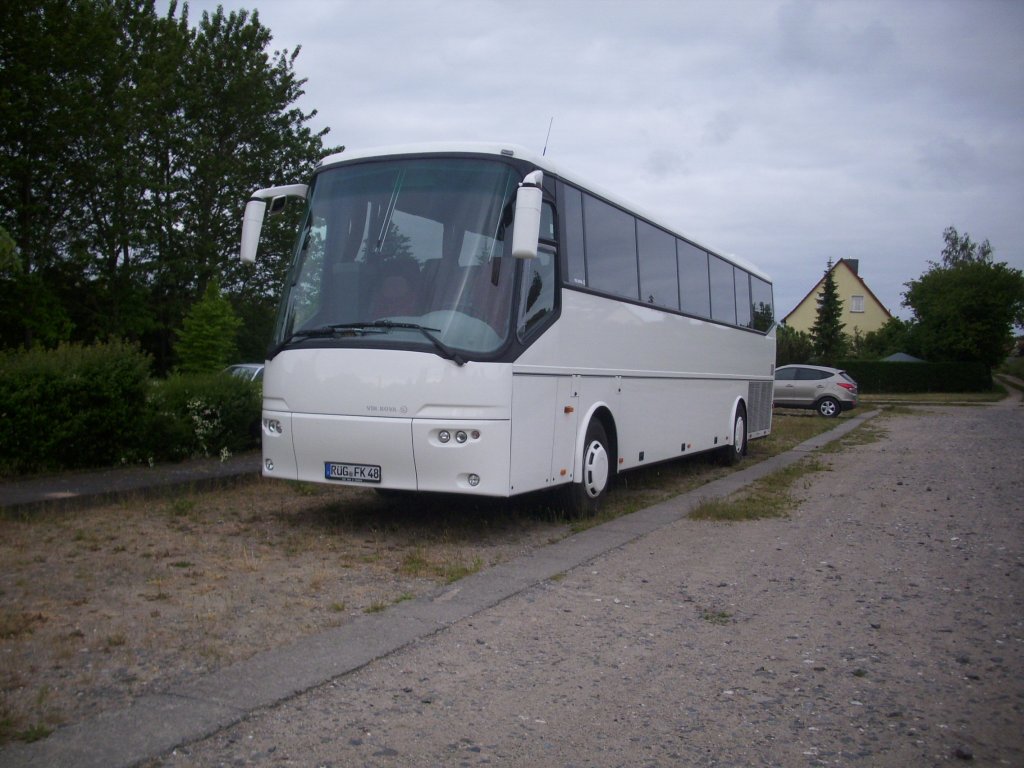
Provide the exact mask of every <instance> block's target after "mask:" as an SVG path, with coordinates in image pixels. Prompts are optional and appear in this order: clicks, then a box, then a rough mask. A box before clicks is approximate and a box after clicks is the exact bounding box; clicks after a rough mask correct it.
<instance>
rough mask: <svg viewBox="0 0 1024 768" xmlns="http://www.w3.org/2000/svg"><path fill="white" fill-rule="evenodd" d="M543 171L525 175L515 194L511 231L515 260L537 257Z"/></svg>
mask: <svg viewBox="0 0 1024 768" xmlns="http://www.w3.org/2000/svg"><path fill="white" fill-rule="evenodd" d="M543 181H544V172H543V171H533V172H532V173H528V174H526V178H525V179H523V182H522V184H520V185H519V191H518V192H517V193H516V216H515V224H514V225H513V230H512V255H513V256H514V257H515V258H517V259H534V258H536V257H537V243H538V240H539V239H540V212H541V205H542V202H543V197H544V191H543V190H542V189H541V184H542V183H543Z"/></svg>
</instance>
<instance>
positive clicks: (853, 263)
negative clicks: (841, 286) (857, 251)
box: [843, 259, 860, 277]
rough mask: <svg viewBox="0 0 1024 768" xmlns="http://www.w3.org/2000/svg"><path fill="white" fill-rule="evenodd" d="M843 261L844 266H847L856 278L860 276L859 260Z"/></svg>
mask: <svg viewBox="0 0 1024 768" xmlns="http://www.w3.org/2000/svg"><path fill="white" fill-rule="evenodd" d="M843 261H845V262H846V266H848V267H849V268H850V269H851V270H852V271H853V274H855V275H857V276H858V277H859V276H860V275H859V273H858V270H860V259H843Z"/></svg>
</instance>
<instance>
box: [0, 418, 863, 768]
mask: <svg viewBox="0 0 1024 768" xmlns="http://www.w3.org/2000/svg"><path fill="white" fill-rule="evenodd" d="M878 413H879V411H870V412H867V413H864V414H861V415H858V416H856V417H854V418H852V419H844V420H843V421H842V422H841V423H840V424H839V425H838V426H837V427H835V428H834V429H832V430H830V431H828V432H826V433H823V434H821V435H818V436H817V437H814V438H811V439H810V440H807V441H805V442H803V443H801V444H800V445H798V446H796V447H795V448H793V449H791V450H789V451H787V452H786V453H783V454H779V455H778V456H773V457H772V458H769V459H766V460H765V461H762V462H759V463H758V464H754V465H751V466H749V467H745V468H743V469H741V470H739V471H737V472H733V473H731V474H729V475H728V476H726V477H723V478H720V479H718V480H715V481H713V482H710V483H708V484H706V485H703V486H701V487H700V488H698V489H695V490H693V491H690V492H688V493H685V494H682V495H680V496H677V497H675V498H672V499H669V500H668V501H664V502H661V503H660V504H656V505H654V506H651V507H648V508H646V509H642V510H640V511H638V512H634V513H632V514H630V515H627V516H625V517H621V518H616V519H615V520H611V521H609V522H608V523H605V524H603V525H600V526H597V527H594V528H590V529H588V530H586V531H584V532H582V533H579V534H576V535H574V536H570V537H568V538H566V539H563V540H561V541H559V542H556V543H555V544H551V545H549V546H546V547H543V548H541V549H537V550H534V551H533V552H530V553H529V554H527V555H524V556H523V557H520V558H518V559H517V560H514V561H512V562H509V563H504V564H502V565H499V566H496V567H494V568H491V569H489V570H487V571H482V572H479V573H476V574H474V575H472V576H469V577H467V578H464V579H462V580H460V581H458V582H457V583H455V584H452V585H448V586H446V587H443V588H441V589H438V590H437V591H435V592H433V593H431V594H429V595H426V596H424V597H422V598H419V599H417V600H412V601H409V602H406V603H400V604H398V605H396V606H394V607H392V608H390V609H388V610H387V611H385V612H383V613H379V614H372V615H366V616H360V617H359V618H357V619H355V620H354V621H352V622H349V623H348V624H345V625H344V626H341V627H337V628H335V629H332V630H328V631H326V632H321V633H319V634H316V635H310V636H308V637H304V638H302V639H300V640H298V641H297V642H295V643H294V644H293V645H290V646H288V647H285V648H275V649H271V650H269V651H265V652H263V653H259V654H257V655H256V656H253V657H251V658H249V659H247V660H245V661H242V662H239V663H238V664H234V665H232V666H230V667H227V668H225V669H222V670H220V671H218V672H215V673H213V674H210V675H206V676H204V677H201V678H198V679H195V680H192V681H189V682H186V683H184V684H182V685H179V686H176V687H173V688H171V689H169V690H167V691H165V692H164V693H162V694H157V695H151V696H145V697H142V698H139V699H137V700H136V701H135V702H134V703H133V704H132V705H131V706H129V707H127V708H125V709H122V710H116V711H111V712H106V713H103V714H100V715H98V716H96V717H94V718H91V719H89V720H86V721H83V722H80V723H76V724H73V725H69V726H66V727H64V728H61V729H59V730H57V731H56V732H55V733H53V734H52V735H51V736H50V737H49V738H47V739H45V740H43V741H40V742H36V743H34V744H14V745H9V746H8V747H6V748H5V749H4V750H3V751H2V752H0V768H8V766H10V767H11V768H13V767H14V766H24V767H26V768H28V767H30V766H54V765H74V766H76V768H118V767H120V766H125V767H127V766H134V765H138V764H140V763H142V762H144V761H147V760H153V759H155V758H158V757H159V756H160V755H164V754H166V753H168V752H170V751H171V750H173V749H174V748H176V747H178V746H181V745H184V744H188V743H191V742H194V741H198V740H200V739H203V738H205V737H208V736H210V735H212V734H214V733H216V732H217V731H219V730H221V729H223V728H226V727H228V726H230V725H233V724H235V723H238V722H240V721H242V720H244V719H246V718H247V717H248V716H249V714H250V713H251V712H253V711H255V710H258V709H263V708H267V707H271V706H274V705H275V704H277V703H279V702H282V701H285V700H287V699H289V698H292V697H294V696H296V695H298V694H300V693H302V692H304V691H307V690H310V689H312V688H315V687H317V686H319V685H323V684H324V683H327V682H329V681H331V680H333V679H335V678H338V677H340V676H343V675H346V674H348V673H351V672H353V671H355V670H358V669H360V668H361V667H364V666H366V665H367V664H369V663H371V662H373V661H375V660H377V659H380V658H382V657H385V656H388V655H390V654H392V653H395V652H396V651H399V650H401V649H402V648H404V647H406V646H407V645H410V644H411V643H415V642H417V641H419V640H422V639H423V638H426V637H429V636H430V635H433V634H434V633H436V632H439V631H441V630H443V629H445V628H447V627H449V626H451V625H452V624H454V623H456V622H458V621H461V620H463V619H466V618H469V617H471V616H473V615H475V614H477V613H479V612H481V611H483V610H486V609H487V608H490V607H492V606H494V605H497V604H498V603H500V602H502V601H503V600H506V599H508V598H510V597H512V596H514V595H516V594H519V593H520V592H523V591H525V590H527V589H529V588H531V587H533V586H535V585H537V584H539V583H541V582H543V581H546V580H548V579H550V578H552V577H554V576H556V575H558V574H559V573H563V572H565V571H567V570H569V569H571V568H575V567H577V566H579V565H582V564H584V563H586V562H589V561H591V560H593V559H594V558H596V557H598V556H600V555H603V554H604V553H606V552H609V551H611V550H613V549H616V548H619V547H622V546H624V545H626V544H628V543H629V542H631V541H634V540H635V539H638V538H640V537H641V536H644V535H647V534H649V533H651V532H653V531H656V530H658V529H659V528H662V527H664V526H666V525H669V524H670V523H673V522H675V521H677V520H679V519H681V518H684V517H685V516H686V515H688V514H689V512H690V510H691V509H693V508H694V507H695V506H696V505H697V504H699V503H700V502H701V501H703V500H705V499H713V498H721V497H724V496H727V495H728V494H730V493H733V492H735V491H737V490H740V489H741V488H743V487H745V486H747V485H749V484H750V483H752V482H754V481H755V480H758V479H760V478H762V477H764V476H766V475H769V474H771V473H772V472H775V471H778V470H780V469H783V468H785V467H787V466H789V465H791V464H794V463H796V462H797V461H800V460H801V459H802V458H804V457H806V456H807V455H808V454H810V453H813V452H814V451H817V450H819V449H821V448H822V447H824V446H826V445H828V444H829V443H831V442H834V441H835V440H838V439H839V438H841V437H843V436H844V435H846V434H847V433H849V432H850V431H852V430H854V429H856V428H857V427H859V426H860V425H861V424H862V423H864V422H865V421H867V420H868V419H871V418H873V417H874V416H876V415H877V414H878Z"/></svg>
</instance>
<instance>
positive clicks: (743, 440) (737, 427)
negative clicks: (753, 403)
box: [720, 405, 747, 467]
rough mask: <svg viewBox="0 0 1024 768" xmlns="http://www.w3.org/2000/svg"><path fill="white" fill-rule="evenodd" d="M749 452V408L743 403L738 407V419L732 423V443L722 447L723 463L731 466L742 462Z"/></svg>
mask: <svg viewBox="0 0 1024 768" xmlns="http://www.w3.org/2000/svg"><path fill="white" fill-rule="evenodd" d="M746 452H747V409H746V408H744V407H743V406H742V405H741V406H739V407H738V408H737V409H736V420H735V421H733V423H732V445H726V446H724V447H723V448H722V452H721V454H720V455H721V457H722V463H723V464H724V465H725V466H727V467H731V466H733V465H735V464H739V463H740V459H742V458H743V456H744V454H746Z"/></svg>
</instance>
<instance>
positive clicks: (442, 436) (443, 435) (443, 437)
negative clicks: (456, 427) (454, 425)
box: [437, 429, 452, 443]
mask: <svg viewBox="0 0 1024 768" xmlns="http://www.w3.org/2000/svg"><path fill="white" fill-rule="evenodd" d="M437 439H438V440H440V441H441V442H442V443H447V442H448V441H449V440H451V439H452V433H451V432H449V431H448V430H447V429H442V430H441V431H440V432H438V433H437Z"/></svg>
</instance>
